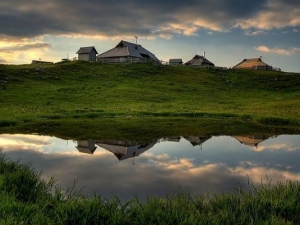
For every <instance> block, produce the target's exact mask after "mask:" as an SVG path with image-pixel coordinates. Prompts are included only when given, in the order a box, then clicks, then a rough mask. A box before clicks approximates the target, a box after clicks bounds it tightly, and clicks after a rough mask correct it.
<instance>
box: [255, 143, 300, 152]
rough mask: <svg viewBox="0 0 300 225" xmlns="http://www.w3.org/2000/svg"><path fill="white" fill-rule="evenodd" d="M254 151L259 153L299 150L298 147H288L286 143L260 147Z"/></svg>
mask: <svg viewBox="0 0 300 225" xmlns="http://www.w3.org/2000/svg"><path fill="white" fill-rule="evenodd" d="M253 150H254V151H257V152H261V151H266V150H268V151H288V152H292V151H297V150H299V147H298V146H295V145H290V144H288V143H281V144H273V145H260V146H258V147H257V148H256V149H253Z"/></svg>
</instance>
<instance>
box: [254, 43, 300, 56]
mask: <svg viewBox="0 0 300 225" xmlns="http://www.w3.org/2000/svg"><path fill="white" fill-rule="evenodd" d="M255 49H256V50H257V51H260V52H266V53H276V54H282V55H292V54H299V53H300V48H295V47H294V48H290V49H283V48H278V47H275V48H269V47H267V46H264V45H261V46H258V47H256V48H255Z"/></svg>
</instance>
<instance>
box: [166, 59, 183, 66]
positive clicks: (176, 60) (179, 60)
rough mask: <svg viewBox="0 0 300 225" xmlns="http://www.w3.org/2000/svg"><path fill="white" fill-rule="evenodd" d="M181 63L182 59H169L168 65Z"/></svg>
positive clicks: (179, 64)
mask: <svg viewBox="0 0 300 225" xmlns="http://www.w3.org/2000/svg"><path fill="white" fill-rule="evenodd" d="M182 63H183V62H182V59H169V65H170V66H181V65H182Z"/></svg>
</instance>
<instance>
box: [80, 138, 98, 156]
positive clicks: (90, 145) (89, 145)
mask: <svg viewBox="0 0 300 225" xmlns="http://www.w3.org/2000/svg"><path fill="white" fill-rule="evenodd" d="M76 148H77V149H78V151H80V152H82V153H87V154H93V153H94V151H95V150H96V148H97V147H96V146H95V140H87V141H77V147H76Z"/></svg>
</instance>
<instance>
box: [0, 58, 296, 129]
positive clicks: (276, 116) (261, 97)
mask: <svg viewBox="0 0 300 225" xmlns="http://www.w3.org/2000/svg"><path fill="white" fill-rule="evenodd" d="M299 96H300V74H295V73H284V72H274V71H249V70H235V71H234V70H217V69H205V68H192V67H171V66H155V65H152V64H123V65H110V64H102V63H89V62H68V63H62V64H56V65H17V66H16V65H0V102H1V108H0V125H1V129H0V132H1V131H2V132H5V131H10V130H13V129H20V130H22V131H26V130H28V131H30V132H33V131H37V132H41V131H43V130H47V131H48V132H50V133H51V131H54V130H57V128H58V127H59V128H60V129H61V130H62V131H61V132H64V131H63V130H64V129H65V130H66V131H65V132H66V134H67V130H68V132H69V133H72V132H73V133H78V132H79V129H78V128H77V129H76V128H75V127H76V126H77V127H78V126H79V125H80V129H82V130H85V132H83V133H89V131H88V129H92V130H93V132H90V133H91V134H92V133H95V132H96V133H97V131H99V130H101V129H111V126H115V127H118V129H119V130H123V131H122V132H123V133H126V132H128V130H126V129H133V131H134V132H136V131H139V132H143V129H145V128H144V127H147V126H148V127H149V126H152V131H153V129H154V131H153V132H154V133H157V132H159V131H161V133H164V132H163V131H162V130H161V129H162V128H161V127H164V129H170V127H172V129H173V130H172V131H174V132H173V133H174V134H175V133H176V131H178V132H179V131H180V129H181V128H182V129H183V127H184V126H186V127H189V126H190V127H189V128H187V129H186V128H185V130H186V132H188V131H187V130H189V131H191V130H195V129H196V127H198V126H197V124H198V125H203V126H204V127H206V128H207V129H208V128H209V129H210V130H209V132H215V131H216V130H218V131H220V129H223V130H224V131H227V132H234V129H235V127H236V126H235V125H234V126H233V127H232V124H236V123H238V124H241V123H247V124H248V125H247V127H248V128H249V127H251V126H254V125H255V126H261V127H260V129H263V128H262V127H263V126H262V125H267V126H272V127H273V126H281V127H283V126H289V127H291V126H293V127H294V129H296V130H298V127H299V126H298V125H299V124H300V104H299ZM111 118H113V120H112V119H111ZM224 118H225V120H224ZM228 121H229V122H228ZM95 123H96V124H95ZM97 123H98V124H97ZM195 123H196V124H195ZM220 123H221V125H220ZM204 124H206V125H204ZM209 124H211V126H210V125H209ZM129 125H130V126H129ZM68 127H69V128H68ZM120 127H121V128H120ZM128 127H130V128H128ZM180 127H181V128H180ZM226 127H227V128H226ZM176 129H178V130H176ZM197 129H199V127H198V128H197ZM197 129H196V131H197ZM243 129H245V126H244V128H243ZM243 129H242V130H243ZM72 130H73V131H72ZM152 131H151V132H152ZM99 132H100V131H99ZM145 132H146V133H147V132H150V131H149V130H147V131H145ZM199 132H200V130H199Z"/></svg>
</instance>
